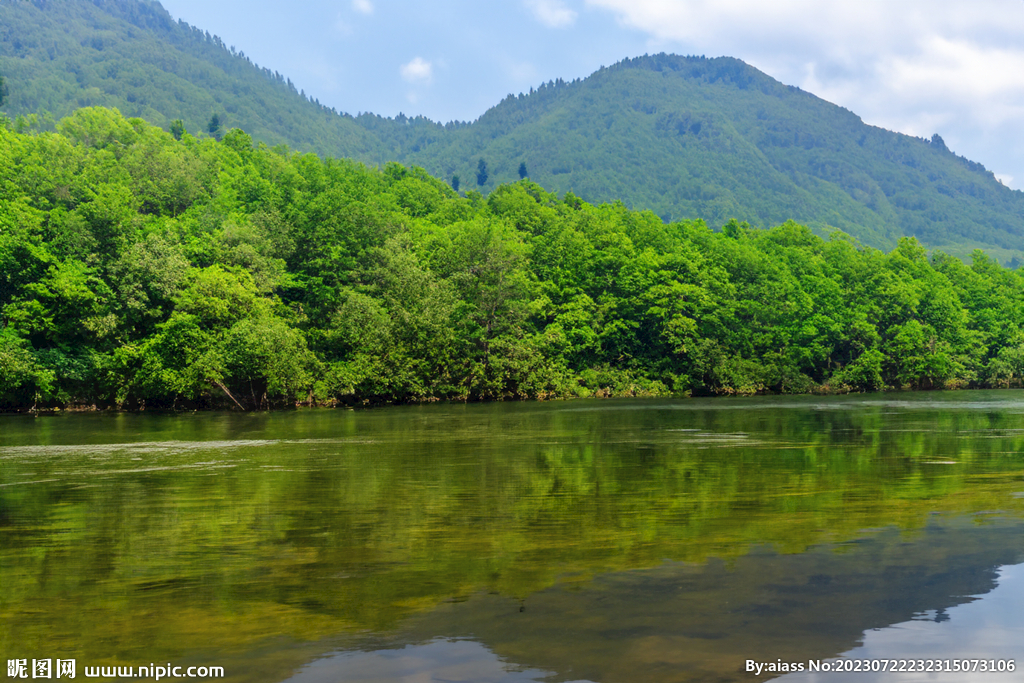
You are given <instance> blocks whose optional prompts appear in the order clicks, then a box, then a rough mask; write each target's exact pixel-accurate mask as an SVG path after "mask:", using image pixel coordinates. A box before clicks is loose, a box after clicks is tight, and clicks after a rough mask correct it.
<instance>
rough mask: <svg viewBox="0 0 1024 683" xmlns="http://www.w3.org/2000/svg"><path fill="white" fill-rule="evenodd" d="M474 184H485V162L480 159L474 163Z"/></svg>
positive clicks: (481, 185)
mask: <svg viewBox="0 0 1024 683" xmlns="http://www.w3.org/2000/svg"><path fill="white" fill-rule="evenodd" d="M476 184H477V185H479V186H480V187H483V186H484V185H486V184H487V162H486V161H484V160H483V159H480V161H479V162H477V165H476Z"/></svg>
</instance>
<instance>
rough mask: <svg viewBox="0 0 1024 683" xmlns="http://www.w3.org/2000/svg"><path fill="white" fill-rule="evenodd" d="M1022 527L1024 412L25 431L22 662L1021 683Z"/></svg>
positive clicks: (312, 681) (1, 457)
mask: <svg viewBox="0 0 1024 683" xmlns="http://www.w3.org/2000/svg"><path fill="white" fill-rule="evenodd" d="M1022 532H1024V393H1022V392H1020V391H972V392H966V391H965V392H928V393H900V394H878V395H856V396H844V397H807V396H802V397H756V398H727V399H687V400H675V401H669V400H631V401H625V400H623V401H618V400H614V401H612V400H606V401H569V402H553V403H492V404H470V405H463V404H455V405H450V404H431V405H419V406H402V407H392V408H382V409H371V410H360V411H351V410H301V411H295V412H277V413H263V414H240V413H198V414H187V415H167V414H151V413H134V414H130V413H110V414H107V413H80V414H61V415H56V416H39V417H32V416H24V415H8V416H0V587H2V590H0V616H2V619H0V655H2V656H3V658H4V659H7V660H10V661H13V662H15V664H17V662H18V661H19V660H21V659H24V660H25V661H26V663H28V664H29V665H30V664H31V662H32V660H33V659H35V660H45V659H50V660H52V661H53V662H54V667H56V660H57V659H61V660H69V659H74V660H75V662H76V666H77V678H83V677H85V674H86V672H87V667H101V666H121V667H129V666H131V667H139V666H145V667H150V665H152V666H153V668H155V667H156V666H164V667H167V666H169V667H170V668H173V667H175V666H181V667H183V668H182V669H181V671H182V672H185V671H188V670H189V669H188V667H193V666H194V667H214V666H219V667H223V668H224V671H225V676H224V679H225V680H228V681H237V682H240V683H241V682H246V683H247V682H249V681H252V682H277V681H286V680H288V681H295V682H296V683H328V682H330V683H334V682H338V681H345V682H355V681H359V682H365V683H370V682H375V683H376V682H383V681H474V682H477V681H480V682H486V681H494V682H511V681H552V682H554V681H593V682H594V683H611V682H617V681H623V682H625V681H630V682H635V681H658V682H662V681H665V682H672V681H704V680H713V681H754V680H767V679H769V678H772V677H776V676H779V675H782V676H783V677H782V678H781V679H780V680H783V681H794V682H795V681H817V680H821V681H825V680H828V681H840V680H850V681H853V680H856V681H860V682H862V683H866V682H867V681H900V682H901V683H905V682H908V681H914V680H945V681H973V680H978V681H988V682H991V683H997V682H1001V681H1004V680H1006V681H1009V680H1017V681H1019V680H1020V677H1021V676H1022V675H1024V673H1022V671H1015V672H1013V673H1010V672H1006V671H1003V672H1000V671H998V670H997V671H996V672H994V673H987V672H986V673H984V674H983V673H981V672H980V671H978V670H975V671H973V672H970V673H963V672H959V673H954V672H950V673H939V674H929V673H927V672H926V673H922V674H913V673H900V674H891V673H885V672H881V671H877V672H874V673H871V672H869V673H857V674H852V673H851V674H849V675H847V674H837V673H830V674H827V675H826V674H821V673H814V672H810V671H808V668H809V667H810V666H811V665H812V662H818V663H820V662H825V663H826V664H828V665H829V666H834V665H835V664H836V663H837V662H843V661H857V660H865V661H869V660H881V659H910V658H912V659H914V660H918V659H920V660H940V666H941V665H942V664H941V662H942V661H945V662H949V661H952V660H955V661H957V664H956V666H957V667H960V662H961V660H963V659H967V660H979V661H983V662H986V663H987V662H991V666H992V667H994V668H997V669H999V668H1000V667H1002V668H1004V669H1005V668H1006V666H1007V664H1006V662H1008V661H1010V660H1012V661H1013V662H1014V667H1016V666H1021V667H1024V564H1022V563H1024V533H1022ZM837 658H838V659H837ZM10 661H9V667H10V666H11V665H10ZM750 663H754V665H757V664H759V665H761V666H762V672H761V673H760V675H758V674H757V673H756V672H751V671H749V670H748V669H749V668H750V667H751V666H752V665H751V664H750ZM783 664H785V665H786V666H785V667H784V666H783ZM769 665H773V666H774V670H769ZM797 665H800V666H802V667H803V669H804V670H803V671H799V670H798V671H796V672H787V671H786V670H788V669H790V668H791V667H792V668H796V667H797ZM876 666H877V665H876ZM974 666H975V667H976V668H977V667H978V666H979V665H977V664H975V665H974ZM981 666H983V667H984V666H988V664H982V665H981ZM29 668H31V667H29ZM780 669H782V670H781V671H780ZM197 670H198V669H197ZM10 672H11V669H10V668H9V673H10ZM135 672H136V675H138V673H139V672H138V670H137V669H136V670H135ZM56 674H57V669H56V668H54V670H53V677H56ZM148 674H149V670H148V669H147V670H145V673H143V676H144V677H146V676H147V675H148ZM98 680H99V679H98Z"/></svg>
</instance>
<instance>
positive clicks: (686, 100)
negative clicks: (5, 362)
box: [0, 0, 1024, 262]
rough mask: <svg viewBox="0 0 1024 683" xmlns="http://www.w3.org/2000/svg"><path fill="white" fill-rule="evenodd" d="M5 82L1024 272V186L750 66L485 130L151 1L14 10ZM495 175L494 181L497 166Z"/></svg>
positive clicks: (619, 87)
mask: <svg viewBox="0 0 1024 683" xmlns="http://www.w3.org/2000/svg"><path fill="white" fill-rule="evenodd" d="M0 75H2V76H3V77H4V78H5V81H6V87H7V89H8V91H9V95H8V97H7V101H6V103H5V105H4V107H5V109H4V110H5V111H6V112H8V113H9V114H11V115H12V116H17V115H20V114H28V113H32V112H43V111H47V112H50V113H52V115H53V116H54V117H55V118H61V117H63V116H66V115H68V114H70V113H71V112H72V111H74V110H75V109H77V108H79V107H81V106H87V105H102V106H108V107H117V108H118V109H120V110H121V111H122V113H124V114H125V115H127V116H138V117H142V118H145V119H146V120H148V121H150V122H152V123H154V124H156V125H159V126H162V127H164V128H167V127H168V126H169V124H170V122H171V121H172V120H173V119H178V118H180V119H183V120H184V121H185V125H186V128H187V129H188V130H189V131H190V132H193V133H195V132H204V131H206V129H207V125H208V122H209V120H210V118H211V116H212V115H213V114H218V115H219V117H221V119H222V120H223V121H224V124H225V130H226V129H227V128H230V127H239V128H243V129H244V130H246V131H247V132H249V133H250V134H251V135H252V136H253V137H254V138H255V139H257V140H261V141H264V142H266V143H268V144H270V145H276V144H280V143H285V144H288V145H289V146H291V147H293V148H295V149H299V150H310V151H315V152H317V153H320V154H323V155H330V156H343V157H351V158H354V159H358V160H361V161H364V162H367V163H371V164H381V163H383V162H385V161H389V160H396V161H400V162H403V163H407V164H416V165H420V166H422V167H424V168H425V169H427V170H428V171H429V172H430V173H432V174H434V175H436V176H438V177H442V178H444V179H446V180H448V181H450V180H451V178H452V176H454V175H458V176H459V177H460V178H461V181H462V189H463V190H466V189H481V190H483V191H485V192H487V191H490V190H492V189H494V187H496V186H497V185H498V184H500V183H503V182H508V181H511V180H517V179H518V178H519V173H518V171H519V169H520V165H521V164H525V167H526V170H527V173H528V174H529V176H530V178H531V179H533V180H535V181H537V182H539V183H541V184H542V185H544V186H545V187H548V188H551V189H553V190H556V191H558V192H566V191H569V190H572V191H573V192H574V193H575V194H577V195H579V196H581V197H583V198H584V199H586V200H588V201H592V202H600V201H614V200H621V201H623V202H624V203H625V204H627V205H628V206H630V207H633V208H639V209H651V210H653V211H655V212H656V213H657V214H658V215H659V216H661V217H662V218H663V219H665V220H679V219H687V218H694V217H700V218H703V219H705V220H706V221H707V222H708V223H709V224H711V225H721V224H723V223H724V222H726V221H727V220H729V219H731V218H737V219H739V220H745V221H748V222H749V223H750V224H751V225H754V226H758V227H766V226H770V225H777V224H780V223H782V222H784V221H786V220H789V219H794V220H797V221H799V222H801V223H804V224H806V225H809V226H811V227H812V228H813V229H814V230H815V231H817V232H819V233H825V232H828V231H830V230H831V229H832V228H839V229H842V230H844V231H846V232H848V233H850V234H851V235H854V236H856V237H857V238H858V239H860V240H861V241H862V242H864V243H865V244H868V245H871V246H875V247H879V248H883V249H886V248H891V247H892V246H893V245H895V243H896V240H897V239H898V238H899V237H900V236H904V235H912V236H915V237H917V238H918V239H919V240H920V241H921V242H922V243H924V244H925V245H927V246H929V247H933V248H941V249H943V250H945V251H947V252H950V253H952V254H956V255H959V256H964V255H966V254H967V253H969V252H970V251H971V250H972V249H974V248H978V247H980V248H984V249H986V250H987V251H989V253H991V254H992V255H994V256H995V257H997V258H998V259H999V260H1001V261H1003V262H1014V261H1013V260H1014V259H1019V260H1024V193H1022V192H1018V191H1014V190H1010V189H1009V188H1006V187H1004V186H1003V185H1001V184H1000V183H999V182H998V181H996V180H995V178H994V176H993V175H992V174H991V173H990V172H988V171H987V170H985V168H984V167H983V166H981V165H980V164H976V163H974V162H971V161H968V160H966V159H963V158H961V157H958V156H956V155H955V154H953V153H952V152H950V151H949V150H948V149H947V148H946V147H945V145H944V144H943V142H942V140H941V139H939V138H938V137H936V138H934V139H933V140H932V141H928V140H923V139H920V138H914V137H911V136H906V135H901V134H898V133H893V132H890V131H886V130H883V129H880V128H876V127H873V126H868V125H866V124H864V123H863V122H862V121H861V120H860V119H859V118H858V117H857V116H856V115H855V114H853V113H851V112H850V111H848V110H845V109H843V108H841V107H837V106H835V105H832V104H830V103H828V102H825V101H824V100H821V99H819V98H817V97H815V96H813V95H811V94H809V93H806V92H803V91H801V90H799V89H797V88H793V87H789V86H785V85H783V84H781V83H779V82H778V81H775V80H774V79H772V78H771V77H769V76H767V75H765V74H763V73H761V72H759V71H757V70H756V69H754V68H753V67H750V66H748V65H746V64H744V63H743V62H741V61H739V60H735V59H730V58H718V59H704V58H695V57H678V56H673V55H655V56H645V57H639V58H636V59H631V60H625V61H623V62H621V63H619V64H616V65H614V66H612V67H609V68H606V69H602V70H600V71H598V72H596V73H595V74H593V75H591V76H590V77H588V78H586V79H582V80H577V81H574V82H571V83H566V82H562V81H558V82H551V83H548V84H545V85H543V86H541V87H540V88H539V89H537V90H534V91H531V92H530V93H529V94H525V95H519V96H509V97H508V98H506V99H505V100H504V101H502V102H501V103H499V104H498V105H497V106H495V107H493V108H492V109H490V110H489V111H488V112H486V113H485V114H484V115H483V116H481V117H480V119H478V120H477V121H475V122H473V123H472V124H447V125H441V124H439V123H436V122H433V121H430V120H428V119H425V118H422V117H418V118H413V119H410V118H406V117H403V116H399V117H398V118H396V119H388V118H382V117H379V116H374V115H362V116H359V117H357V118H353V117H351V116H348V115H343V114H338V113H337V112H334V111H332V110H330V109H328V108H326V107H323V106H321V105H319V104H318V103H317V102H315V101H311V100H310V99H309V98H307V97H306V96H305V95H304V93H299V92H296V90H295V88H294V86H292V85H291V83H290V81H288V80H287V79H285V78H284V77H283V76H281V75H279V74H276V73H274V72H271V71H269V70H268V69H262V68H260V67H258V66H256V65H254V64H253V63H252V62H251V61H250V60H249V59H248V58H246V57H245V56H244V53H242V52H235V51H234V49H233V48H228V47H227V46H225V45H224V44H223V43H222V42H221V41H220V39H218V38H216V37H215V36H210V35H209V34H208V33H205V32H203V31H201V30H199V29H196V28H193V27H191V26H188V25H187V24H184V23H181V22H174V21H173V20H172V19H171V18H170V16H169V15H168V14H167V12H166V11H165V10H164V9H163V8H162V7H161V6H160V5H159V3H157V2H152V1H150V0H93V1H88V0H46V1H45V2H44V1H43V0H31V1H28V0H19V1H17V2H14V1H11V0H0ZM481 160H483V161H484V162H485V163H486V165H487V170H488V174H487V179H486V180H485V182H483V183H482V184H478V183H477V171H478V164H479V163H480V161H481Z"/></svg>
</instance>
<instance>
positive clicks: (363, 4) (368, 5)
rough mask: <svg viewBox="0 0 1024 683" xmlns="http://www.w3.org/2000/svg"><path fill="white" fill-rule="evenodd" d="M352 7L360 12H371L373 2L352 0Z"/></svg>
mask: <svg viewBox="0 0 1024 683" xmlns="http://www.w3.org/2000/svg"><path fill="white" fill-rule="evenodd" d="M352 9H354V10H355V11H356V12H359V13H360V14H373V3H372V2H370V0H352Z"/></svg>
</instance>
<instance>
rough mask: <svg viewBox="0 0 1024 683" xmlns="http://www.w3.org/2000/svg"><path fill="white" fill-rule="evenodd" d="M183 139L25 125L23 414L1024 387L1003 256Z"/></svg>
mask: <svg viewBox="0 0 1024 683" xmlns="http://www.w3.org/2000/svg"><path fill="white" fill-rule="evenodd" d="M169 128H171V129H173V130H174V134H172V133H171V132H168V131H165V130H163V129H161V128H158V127H155V126H153V125H151V124H149V123H146V122H145V121H144V120H142V119H139V118H125V117H123V116H122V115H121V114H120V113H119V112H118V111H117V110H114V109H105V108H83V109H80V110H78V111H77V112H75V113H74V114H73V115H71V116H69V117H67V118H65V119H63V120H62V121H61V122H59V123H58V124H57V125H56V130H55V131H45V130H39V129H36V128H33V127H32V126H31V122H30V121H26V120H24V119H20V120H18V121H16V122H11V121H9V120H7V121H5V123H4V125H2V126H0V319H2V329H0V408H2V409H5V410H30V409H44V408H74V407H91V406H96V407H101V408H102V407H116V408H124V409H141V408H159V409H195V408H212V407H231V408H236V409H245V410H252V409H266V408H271V407H287V406H296V405H352V404H365V403H383V402H415V401H433V400H494V399H497V400H501V399H519V398H534V399H551V398H568V397H587V396H655V395H676V396H687V395H719V394H753V393H769V392H780V393H800V392H851V391H880V390H890V389H905V388H914V389H933V388H969V387H1006V386H1019V385H1020V384H1021V380H1022V377H1024V334H1022V330H1021V321H1022V320H1024V315H1022V312H1024V311H1022V309H1024V276H1022V275H1021V274H1020V273H1019V272H1017V271H1014V270H1011V269H1008V268H1006V267H1003V266H1001V265H1000V264H999V263H998V262H996V261H995V260H993V259H992V258H990V257H988V256H986V255H985V254H984V253H983V252H981V251H976V252H974V253H973V254H972V255H971V257H970V259H969V263H965V262H964V261H962V260H960V259H958V258H954V257H952V256H949V255H946V254H944V253H942V252H940V251H932V252H930V253H929V251H927V250H926V249H925V248H924V247H923V246H922V245H921V244H920V243H918V242H917V241H916V240H915V239H914V238H902V239H900V241H899V243H898V245H897V246H896V247H895V248H894V249H892V250H891V251H889V252H888V253H886V252H883V251H880V250H877V249H874V248H871V247H866V246H863V245H861V244H859V243H858V242H857V241H856V240H854V239H853V238H851V237H849V236H848V235H845V234H843V233H841V232H838V231H837V232H834V233H832V234H831V235H830V236H829V237H828V238H822V237H819V236H817V235H816V234H814V233H813V232H812V231H811V230H810V229H808V228H807V227H805V226H802V225H798V224H796V223H794V222H791V221H790V222H786V223H783V224H781V225H778V226H776V227H773V228H771V229H755V228H752V227H750V226H749V225H747V224H746V223H743V222H738V221H737V220H730V221H728V222H727V223H726V224H725V225H724V226H716V227H721V229H720V230H713V229H712V228H711V227H709V226H707V225H705V224H704V223H703V222H702V221H700V220H682V221H673V222H665V221H663V220H662V219H661V218H660V217H658V216H657V215H655V214H654V213H652V212H649V211H635V210H631V209H629V208H627V207H626V206H625V205H624V204H623V203H621V202H612V203H605V204H600V205H592V204H589V203H587V202H584V201H582V200H581V199H580V198H578V197H577V196H575V195H574V194H572V193H571V192H566V193H565V194H564V195H562V196H558V195H556V194H553V193H551V192H548V191H546V190H545V189H544V188H542V187H540V186H539V185H537V184H535V183H533V182H531V181H530V180H529V179H523V180H520V181H518V182H514V183H510V184H504V185H501V186H498V187H496V188H494V189H493V190H492V191H491V192H490V193H489V194H488V195H487V196H484V195H483V194H482V193H480V192H478V191H475V190H470V191H466V192H464V193H459V192H457V191H455V190H454V189H453V188H452V187H451V186H450V185H449V184H448V183H445V182H442V181H440V180H438V179H436V178H434V177H431V176H430V175H429V174H427V173H426V172H425V171H424V170H422V169H420V168H415V167H411V168H410V167H405V166H402V165H399V164H397V163H389V164H386V165H384V166H383V167H379V168H378V167H367V166H365V165H363V164H361V163H358V162H355V161H351V160H345V159H332V158H325V159H321V158H320V157H317V156H316V155H313V154H308V153H307V154H303V153H297V152H294V151H291V150H289V149H288V148H286V147H284V146H278V147H274V148H269V147H267V146H266V145H264V144H254V142H253V140H252V138H251V137H250V136H249V135H247V134H246V133H245V132H243V131H242V130H240V129H230V130H228V131H226V132H225V133H224V134H223V135H221V136H220V138H219V139H218V138H217V137H213V136H209V135H206V134H201V133H199V132H195V133H194V134H193V133H190V132H189V131H187V130H185V127H184V126H183V125H182V124H181V122H174V123H172V124H171V126H169ZM179 138H180V139H179ZM739 218H742V217H739Z"/></svg>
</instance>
